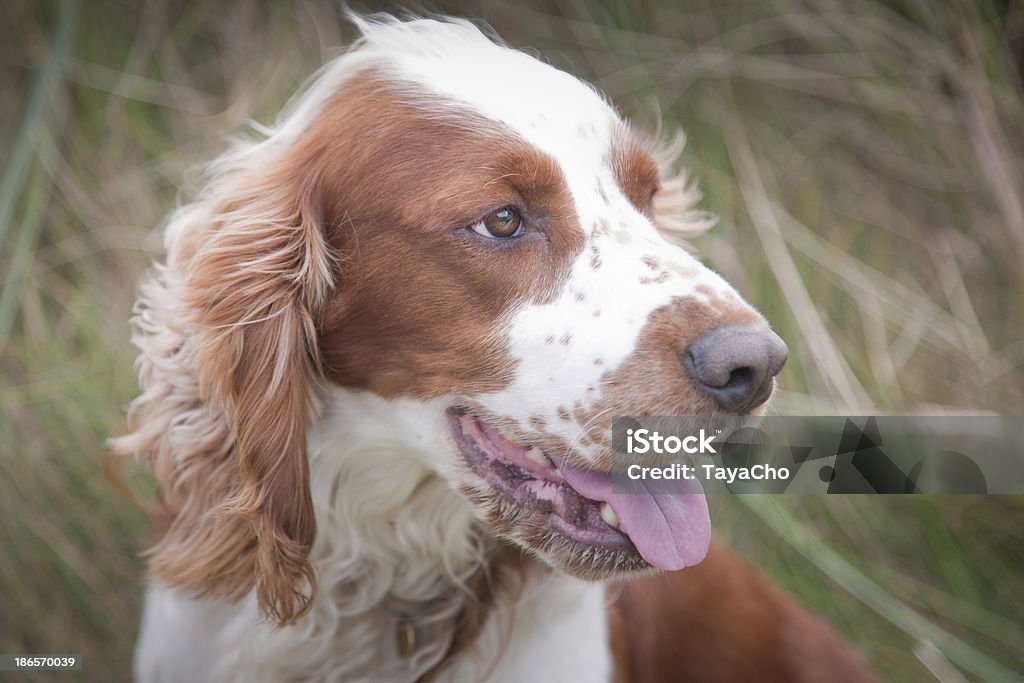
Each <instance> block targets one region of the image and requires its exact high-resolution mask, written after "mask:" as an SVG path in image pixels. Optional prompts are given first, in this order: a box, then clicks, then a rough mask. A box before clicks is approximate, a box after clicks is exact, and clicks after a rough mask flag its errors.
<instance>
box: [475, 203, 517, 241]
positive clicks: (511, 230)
mask: <svg viewBox="0 0 1024 683" xmlns="http://www.w3.org/2000/svg"><path fill="white" fill-rule="evenodd" d="M469 227H470V230H472V231H473V232H475V233H476V234H478V235H481V236H482V237H492V238H495V239H500V240H504V239H508V238H510V237H519V236H520V235H522V234H523V216H522V215H521V214H520V213H519V210H518V209H517V208H516V207H514V206H505V207H502V208H500V209H498V210H497V211H492V212H490V213H489V214H487V215H486V216H484V217H483V220H479V221H477V222H476V223H474V224H473V225H471V226H469Z"/></svg>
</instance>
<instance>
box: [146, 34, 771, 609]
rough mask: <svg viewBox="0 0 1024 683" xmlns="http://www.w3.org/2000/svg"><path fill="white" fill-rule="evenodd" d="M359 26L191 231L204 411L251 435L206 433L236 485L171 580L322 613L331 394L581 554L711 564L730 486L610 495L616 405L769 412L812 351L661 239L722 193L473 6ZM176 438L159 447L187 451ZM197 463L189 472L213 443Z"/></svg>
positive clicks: (517, 520) (191, 288)
mask: <svg viewBox="0 0 1024 683" xmlns="http://www.w3.org/2000/svg"><path fill="white" fill-rule="evenodd" d="M357 22H358V23H359V25H360V27H361V28H362V30H363V33H364V37H363V38H362V39H361V41H360V42H359V43H357V45H356V46H355V47H354V49H353V50H351V51H350V52H349V53H347V54H346V55H343V56H342V57H340V58H338V59H337V60H335V61H334V62H332V63H331V64H329V65H328V66H327V67H325V69H324V70H323V71H322V72H321V73H320V74H319V76H318V77H317V78H316V80H315V81H314V82H313V84H312V85H311V87H310V88H309V89H308V90H307V91H306V94H305V95H304V96H303V97H302V98H300V99H299V100H297V102H296V103H295V104H294V105H293V106H292V107H291V109H290V110H289V111H288V112H287V113H286V115H285V116H284V117H283V118H282V120H281V123H280V124H279V125H278V127H277V128H275V129H274V130H273V131H272V133H271V134H270V136H269V137H268V138H267V139H266V140H265V141H262V142H260V143H255V144H251V145H247V146H242V147H239V148H237V149H236V150H234V151H233V152H230V153H229V154H228V155H226V156H225V157H224V158H223V159H222V160H221V161H220V162H218V163H217V164H216V165H215V166H214V177H213V180H212V181H211V183H210V186H209V187H208V189H207V191H206V192H205V193H204V195H203V196H201V197H200V199H199V200H198V201H197V202H196V204H194V205H192V206H190V207H186V208H185V209H183V210H182V211H180V212H179V214H178V215H177V216H176V218H175V219H174V221H172V223H171V226H170V228H169V230H168V248H169V262H168V267H167V269H166V271H165V272H164V273H163V274H162V277H163V281H164V286H165V288H170V287H171V285H173V287H174V288H175V291H178V292H179V293H180V295H179V297H178V300H179V301H180V307H179V311H178V312H179V313H180V314H181V320H180V322H179V327H178V329H179V330H180V331H181V334H180V337H181V338H180V339H179V343H177V344H176V345H173V349H168V350H167V352H168V353H173V354H176V355H177V356H180V357H181V358H185V359H187V361H188V364H189V366H190V367H191V368H193V369H194V382H195V384H196V387H197V393H198V394H199V396H200V397H201V400H200V401H199V403H197V404H195V405H192V406H191V408H190V409H191V410H194V411H206V412H207V413H210V412H214V413H217V414H222V415H225V416H227V420H226V424H227V427H226V428H224V429H223V430H220V431H216V430H215V433H208V434H205V435H204V438H205V439H206V442H205V443H207V450H209V449H210V448H212V449H214V451H215V452H216V454H217V455H216V458H215V460H216V461H217V462H223V463H224V468H223V472H222V476H221V479H222V480H223V481H221V482H220V484H219V486H220V491H221V493H219V494H210V495H208V496H206V498H205V499H204V500H203V501H200V502H198V503H194V502H193V501H192V500H191V498H194V497H195V496H194V495H192V496H191V497H188V498H189V500H186V501H185V502H184V503H183V504H182V505H183V506H185V507H187V506H189V505H192V506H193V507H194V508H195V509H194V511H193V514H185V515H184V516H181V515H179V520H178V521H176V525H177V531H175V529H174V528H172V532H171V534H169V537H170V538H171V539H172V540H171V541H166V540H165V542H164V544H163V546H162V547H161V548H158V552H157V556H156V557H157V559H156V567H157V570H158V572H162V573H163V575H164V576H167V577H169V578H170V579H171V580H172V581H175V582H177V583H184V584H186V585H195V586H200V587H204V588H205V587H209V586H219V587H221V588H223V587H224V586H227V587H228V588H229V589H231V590H233V591H236V592H237V591H243V590H247V589H248V588H250V587H252V586H255V587H256V588H257V590H258V593H259V596H260V599H261V603H262V604H263V606H264V607H265V608H266V609H267V610H268V611H269V612H270V613H271V614H273V615H274V616H276V617H277V618H278V619H280V620H282V621H288V620H290V619H292V618H294V617H295V616H296V615H297V614H299V613H301V611H302V608H303V605H304V604H305V591H306V588H307V587H308V584H309V583H310V582H312V581H313V576H312V571H311V570H310V568H309V565H308V559H307V557H306V555H307V553H308V550H309V547H310V545H311V543H312V539H313V534H314V533H315V531H314V520H313V513H312V505H311V501H310V497H309V482H308V478H309V474H308V462H307V458H306V454H305V451H304V449H305V436H304V430H305V426H306V424H307V421H308V420H309V419H311V410H312V405H313V400H312V396H313V393H314V387H315V386H316V385H318V384H321V385H322V384H326V385H328V386H332V387H338V388H340V389H341V390H344V391H364V392H370V393H372V394H373V395H375V396H377V397H380V398H381V399H383V400H387V401H390V402H392V405H393V409H394V410H395V411H398V412H400V411H409V419H408V420H407V422H406V424H407V430H408V434H405V435H403V438H407V439H408V440H409V442H410V444H412V445H414V446H415V447H416V450H418V451H419V452H420V453H422V457H423V458H424V460H425V462H426V463H427V464H428V465H429V467H431V468H433V469H434V470H435V471H436V472H437V473H438V474H440V475H442V476H444V477H446V478H448V480H449V481H451V482H452V483H453V487H454V488H456V489H457V490H458V491H460V492H461V493H462V494H463V495H464V496H465V497H466V499H467V500H468V501H469V503H470V504H471V505H472V506H473V507H474V509H475V510H476V511H477V513H478V515H479V516H480V518H481V520H483V521H484V523H485V524H487V525H488V526H489V528H490V529H491V530H492V531H493V532H494V533H495V534H497V535H499V536H501V537H504V538H506V539H508V540H511V541H513V542H515V543H518V544H520V545H521V546H523V547H525V548H527V549H529V550H531V551H534V552H536V553H537V554H539V555H540V556H541V557H543V558H544V559H545V560H546V561H547V562H549V563H550V564H551V565H553V566H556V567H559V568H561V569H563V570H565V571H567V572H570V573H573V574H576V575H579V576H583V577H588V578H606V577H611V576H616V575H620V574H622V573H624V572H630V571H637V570H643V569H646V568H650V566H651V565H652V564H653V565H655V566H660V567H663V568H669V569H674V568H679V567H681V566H685V565H689V564H693V563H695V562H697V561H699V560H700V559H701V557H702V556H703V554H704V552H705V551H706V549H707V541H708V535H709V529H710V527H709V521H708V517H707V508H706V504H705V502H704V500H703V497H702V496H699V495H697V494H696V493H695V494H694V495H693V496H682V497H680V499H679V500H678V501H676V502H675V503H673V504H671V505H667V506H666V505H662V504H661V503H659V502H658V501H656V500H655V498H654V497H653V496H651V497H650V500H647V499H645V498H644V497H643V496H639V497H630V500H623V499H620V500H613V499H612V497H611V496H607V495H604V494H602V491H606V488H605V487H606V486H607V481H606V479H605V477H606V471H607V469H608V468H609V466H610V452H611V447H610V418H611V416H613V415H675V414H678V415H697V414H701V415H710V414H746V413H750V412H754V411H758V410H760V409H762V407H763V405H764V403H765V401H767V399H768V398H769V396H770V395H771V393H772V389H773V386H774V379H773V378H774V376H775V374H776V373H777V372H778V371H779V369H780V368H781V366H782V363H783V362H784V361H785V355H786V351H785V345H784V344H783V343H782V342H781V340H779V339H778V337H777V336H775V335H774V334H773V333H772V332H771V330H770V329H769V328H768V326H767V324H766V323H765V321H764V320H763V319H762V317H761V316H760V315H759V314H758V313H757V312H756V311H754V310H753V309H752V308H751V307H750V306H749V305H748V304H746V303H745V302H744V301H743V300H742V298H741V297H740V296H739V295H738V294H737V293H736V292H735V291H734V290H733V289H732V288H731V287H730V286H729V285H728V284H727V283H726V282H725V281H724V280H722V278H720V277H719V276H718V275H716V274H715V273H714V272H712V271H711V270H709V269H708V268H707V267H705V266H704V265H702V264H701V263H700V262H699V261H698V260H697V259H696V258H695V257H694V256H693V255H691V254H690V253H688V252H687V251H686V250H684V249H682V248H681V247H679V246H677V245H675V244H673V243H671V242H669V241H666V240H665V239H664V238H663V237H662V235H661V234H660V232H659V229H662V230H666V229H667V230H672V229H675V230H677V231H679V230H680V229H683V230H684V231H685V229H687V228H692V229H697V228H700V227H704V226H703V225H702V224H703V223H705V219H704V216H703V214H700V213H699V212H696V211H694V210H693V204H694V202H695V201H696V199H697V196H696V193H695V191H694V190H693V189H692V188H691V187H690V186H688V185H687V184H686V182H685V178H683V177H679V176H675V177H673V176H671V175H670V174H669V173H668V172H667V166H666V164H665V161H666V159H665V158H664V155H662V154H661V150H659V148H658V146H657V145H654V144H652V143H651V142H650V141H649V140H648V139H647V138H645V137H643V136H642V135H640V134H639V133H638V132H637V131H635V130H633V129H632V128H631V126H630V125H629V124H628V123H627V122H626V121H624V120H623V119H622V118H621V117H620V116H619V115H618V114H617V113H616V112H615V110H614V109H613V108H612V107H610V106H609V104H608V102H607V101H606V100H605V99H604V98H603V97H602V96H601V95H600V94H598V93H597V92H596V91H595V90H594V89H593V88H591V87H590V86H588V85H586V84H584V83H583V82H581V81H579V80H577V79H576V78H574V77H572V76H570V75H568V74H566V73H564V72H561V71H558V70H557V69H554V68H552V67H551V66H549V65H547V64H545V63H543V62H541V61H538V60H537V59H534V58H533V57H530V56H528V55H526V54H524V53H522V52H518V51H515V50H512V49H509V48H507V47H504V46H502V45H501V44H499V43H498V42H496V41H494V40H493V39H491V38H488V37H487V36H485V35H484V34H483V33H481V32H480V31H479V30H478V29H477V28H476V27H475V26H473V25H471V24H469V23H468V22H463V21H454V20H453V21H435V20H414V21H409V22H398V21H395V20H392V19H379V20H378V19H374V20H368V19H357ZM168 283H170V284H168ZM150 343H151V344H153V343H155V342H152V341H151V342H150ZM144 350H145V349H144ZM144 355H145V354H144ZM149 355H153V354H152V353H150V354H149ZM159 363H160V360H159V359H149V360H145V359H144V374H145V371H146V369H147V368H149V369H150V370H151V371H153V372H156V371H158V370H159V367H158V366H159ZM147 364H148V365H147ZM186 381H193V380H192V379H188V380H186ZM150 393H151V396H150V398H151V399H152V392H150ZM410 406H413V407H414V408H410ZM153 410H154V409H153V408H150V409H149V412H150V414H151V413H152V412H153ZM155 438H156V437H154V439H155ZM160 438H161V439H163V440H162V441H160V443H159V444H156V445H155V446H154V445H153V444H149V446H148V447H150V448H165V449H167V450H173V449H174V448H175V447H174V446H173V444H170V442H169V441H168V438H167V437H160ZM133 445H134V446H138V445H139V443H138V442H136V443H134V444H133ZM178 448H179V450H181V446H179V447H178ZM185 448H186V449H188V448H191V451H195V450H196V449H195V446H194V445H193V446H191V447H185ZM197 457H198V456H197ZM204 457H206V458H207V461H209V460H210V459H211V456H210V455H209V454H207V456H204ZM173 459H174V460H175V465H174V466H173V467H172V468H171V469H174V468H177V474H174V475H173V476H172V477H171V478H172V479H174V480H175V481H177V482H178V486H179V487H180V488H182V489H183V490H184V489H185V488H188V485H186V484H185V483H184V480H185V479H186V478H187V477H186V476H185V475H184V474H182V472H188V471H189V470H188V465H189V463H190V462H191V461H190V460H189V459H188V458H182V457H181V456H180V455H175V456H173ZM196 469H198V466H197V467H196ZM196 476H198V475H196ZM189 485H190V486H193V487H194V486H196V485H200V486H206V487H207V488H209V487H210V485H209V484H202V483H198V484H197V482H196V481H193V482H192V483H191V484H189ZM218 496H220V499H218ZM211 509H212V512H211ZM182 520H183V521H182ZM175 538H176V539H177V541H176V542H177V547H175V541H174V539H175ZM182 545H184V546H186V547H185V548H184V552H183V548H182ZM176 553H177V554H176ZM182 555H190V556H191V557H192V558H193V559H192V560H191V564H190V566H189V567H188V571H187V572H185V570H184V569H183V567H184V562H185V560H184V559H182ZM197 555H198V556H202V557H204V558H205V561H204V562H203V563H201V564H200V565H199V566H197V564H196V562H195V561H194V558H195V557H196V556H197ZM161 568H162V569H161ZM190 577H193V578H190ZM229 592H230V591H229Z"/></svg>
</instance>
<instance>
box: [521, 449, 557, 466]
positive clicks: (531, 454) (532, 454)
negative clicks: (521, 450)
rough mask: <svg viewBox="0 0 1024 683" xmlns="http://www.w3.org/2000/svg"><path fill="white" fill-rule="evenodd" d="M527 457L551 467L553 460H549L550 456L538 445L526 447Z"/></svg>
mask: <svg viewBox="0 0 1024 683" xmlns="http://www.w3.org/2000/svg"><path fill="white" fill-rule="evenodd" d="M526 457H527V459H529V460H532V461H534V462H535V463H537V464H538V465H542V466H544V467H551V462H550V461H548V456H546V455H544V451H542V450H541V449H539V448H537V447H536V446H531V447H530V448H527V449H526Z"/></svg>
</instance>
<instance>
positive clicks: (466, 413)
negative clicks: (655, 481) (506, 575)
mask: <svg viewBox="0 0 1024 683" xmlns="http://www.w3.org/2000/svg"><path fill="white" fill-rule="evenodd" d="M448 420H449V423H450V426H451V431H452V434H453V437H454V440H455V442H456V444H457V445H458V448H459V450H460V452H461V454H462V456H463V458H464V459H465V461H466V463H467V464H468V465H469V467H470V469H471V470H472V471H473V472H474V474H476V475H477V476H478V477H479V478H480V479H481V480H483V481H484V483H486V484H487V485H488V486H489V487H490V489H491V490H492V491H493V492H494V493H495V494H496V495H499V496H501V497H502V498H503V499H504V500H506V501H507V502H510V503H512V504H514V505H516V506H517V507H519V508H520V509H522V510H525V511H529V512H532V513H534V514H538V515H542V516H543V517H544V518H545V523H546V526H547V528H548V529H549V530H550V531H552V532H553V533H555V534H558V535H559V536H562V537H564V538H566V539H567V540H569V541H573V542H575V543H579V544H583V545H585V546H599V547H606V548H614V549H616V550H620V551H624V552H628V553H629V554H630V555H631V556H635V559H636V560H637V561H640V562H642V561H643V560H642V559H641V558H640V555H639V553H638V552H637V550H636V548H635V546H634V545H633V543H632V541H631V540H630V539H629V536H627V535H626V534H625V532H623V531H622V530H621V529H619V528H618V527H614V526H611V525H609V524H608V522H607V521H606V520H605V519H603V518H602V517H601V510H600V506H601V503H602V501H597V500H593V499H591V498H587V497H586V496H584V495H582V494H581V493H580V492H579V491H577V490H576V489H574V488H573V487H572V486H571V485H570V484H569V483H568V482H567V481H565V480H564V479H563V478H562V476H561V474H560V473H559V472H558V469H557V468H556V467H555V465H554V464H553V463H552V465H551V467H550V468H549V469H545V470H542V471H537V470H536V469H531V468H530V467H529V465H530V464H531V462H532V461H530V460H526V459H525V456H523V458H522V459H520V458H515V457H513V458H509V457H507V456H506V455H505V454H503V453H502V446H503V445H504V444H500V443H495V441H494V436H495V435H496V436H497V437H498V438H501V439H505V440H506V441H508V442H509V443H512V444H514V445H515V446H517V447H518V448H520V449H522V450H523V451H524V452H525V450H526V449H528V448H530V446H523V445H521V444H517V443H515V442H511V441H510V440H508V439H507V437H505V436H504V435H503V434H501V432H500V430H498V429H497V428H496V427H494V426H493V425H490V424H489V423H487V422H485V421H483V420H481V419H480V418H479V417H477V416H475V415H474V414H473V413H472V412H471V411H470V410H469V409H468V408H463V407H452V408H450V409H449V410H448ZM488 431H490V432H491V434H490V435H488V433H487V432H488ZM495 433H496V434H495ZM505 450H506V452H507V451H508V449H507V447H506V449H505ZM512 455H513V456H514V455H515V453H514V452H513V453H512ZM524 463H525V465H526V466H524Z"/></svg>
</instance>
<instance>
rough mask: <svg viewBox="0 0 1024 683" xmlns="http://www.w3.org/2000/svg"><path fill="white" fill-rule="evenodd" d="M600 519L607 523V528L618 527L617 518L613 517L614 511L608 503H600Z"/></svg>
mask: <svg viewBox="0 0 1024 683" xmlns="http://www.w3.org/2000/svg"><path fill="white" fill-rule="evenodd" d="M601 519H603V520H604V521H605V522H607V523H608V526H614V527H617V526H619V518H618V517H616V516H615V510H612V506H611V505H609V504H608V503H601Z"/></svg>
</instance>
